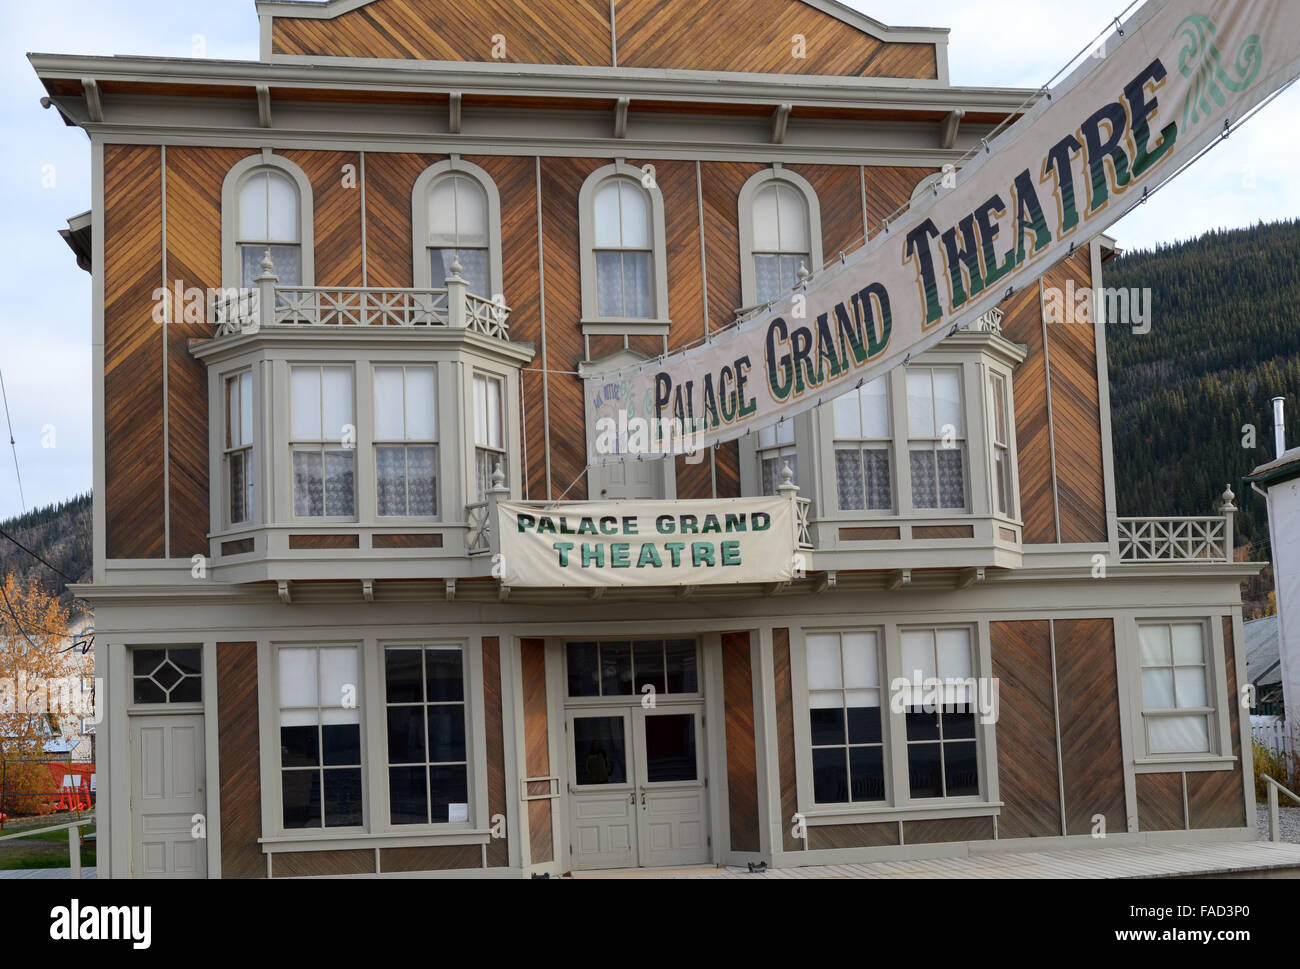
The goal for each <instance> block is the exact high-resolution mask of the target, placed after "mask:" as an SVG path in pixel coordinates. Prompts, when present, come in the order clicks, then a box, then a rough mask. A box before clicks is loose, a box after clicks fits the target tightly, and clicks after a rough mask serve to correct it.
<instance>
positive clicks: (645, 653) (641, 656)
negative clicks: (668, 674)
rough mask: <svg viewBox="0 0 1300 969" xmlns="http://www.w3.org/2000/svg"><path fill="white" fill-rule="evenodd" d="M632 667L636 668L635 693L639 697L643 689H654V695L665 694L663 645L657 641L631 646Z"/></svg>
mask: <svg viewBox="0 0 1300 969" xmlns="http://www.w3.org/2000/svg"><path fill="white" fill-rule="evenodd" d="M632 658H633V661H634V662H633V665H634V666H635V668H636V693H637V695H638V696H640V695H641V694H642V693H643V692H644V690H645V687H647V686H650V687H653V688H654V692H655V693H663V692H665V684H664V644H663V643H662V642H660V641H659V640H657V639H656V640H653V641H652V642H647V643H636V644H635V645H634V646H633V657H632Z"/></svg>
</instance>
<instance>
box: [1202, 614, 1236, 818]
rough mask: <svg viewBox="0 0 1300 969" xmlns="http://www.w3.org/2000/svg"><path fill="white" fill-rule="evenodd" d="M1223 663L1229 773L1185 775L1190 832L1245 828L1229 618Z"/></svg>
mask: <svg viewBox="0 0 1300 969" xmlns="http://www.w3.org/2000/svg"><path fill="white" fill-rule="evenodd" d="M1222 623H1223V651H1224V656H1223V663H1224V667H1225V670H1226V672H1227V674H1228V730H1229V732H1230V733H1231V735H1232V756H1233V757H1235V758H1237V763H1236V766H1234V767H1233V769H1232V770H1216V771H1188V772H1187V813H1188V819H1187V820H1188V827H1191V828H1240V827H1243V826H1245V825H1246V823H1247V821H1246V788H1245V785H1244V781H1243V779H1242V776H1241V772H1242V766H1243V762H1242V756H1241V694H1240V692H1239V691H1238V685H1237V657H1236V651H1235V650H1234V648H1233V637H1232V617H1231V616H1224V617H1223V618H1222Z"/></svg>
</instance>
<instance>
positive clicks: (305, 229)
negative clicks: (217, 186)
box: [221, 152, 315, 289]
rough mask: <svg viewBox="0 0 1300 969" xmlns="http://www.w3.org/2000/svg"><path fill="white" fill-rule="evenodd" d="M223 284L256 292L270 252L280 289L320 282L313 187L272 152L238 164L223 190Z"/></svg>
mask: <svg viewBox="0 0 1300 969" xmlns="http://www.w3.org/2000/svg"><path fill="white" fill-rule="evenodd" d="M221 195H222V207H221V220H222V239H223V253H224V254H223V258H222V275H223V277H224V279H223V285H224V286H227V287H236V286H238V287H241V288H244V289H251V288H252V287H253V285H254V283H253V280H255V279H256V278H257V277H258V276H259V275H261V272H262V259H263V257H264V256H265V255H266V252H267V250H268V249H269V250H270V252H271V265H272V266H273V267H274V268H273V270H272V271H273V272H274V273H275V275H276V276H278V277H279V284H280V285H281V286H311V285H313V284H314V283H315V272H314V259H313V252H312V244H313V239H312V218H311V216H312V195H311V183H310V182H309V181H308V179H307V176H306V175H305V174H304V173H303V171H302V169H300V168H299V167H298V166H297V165H295V164H293V163H292V162H290V161H288V160H287V159H285V158H281V157H280V156H278V155H272V154H270V153H269V152H266V153H263V154H261V155H253V156H251V157H249V158H245V159H244V160H243V161H241V162H239V163H238V164H236V165H235V166H234V167H233V168H231V170H230V171H229V172H228V173H227V175H226V180H225V184H224V185H223V187H222V193H221Z"/></svg>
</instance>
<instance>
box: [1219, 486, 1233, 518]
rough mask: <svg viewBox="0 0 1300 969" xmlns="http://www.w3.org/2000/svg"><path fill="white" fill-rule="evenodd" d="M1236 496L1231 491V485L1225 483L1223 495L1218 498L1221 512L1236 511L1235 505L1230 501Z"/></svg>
mask: <svg viewBox="0 0 1300 969" xmlns="http://www.w3.org/2000/svg"><path fill="white" fill-rule="evenodd" d="M1236 497H1237V496H1236V495H1234V494H1233V493H1232V486H1231V485H1225V486H1224V488H1223V495H1222V496H1221V498H1220V500H1219V511H1221V512H1228V511H1236V510H1237V506H1236V505H1234V504H1233V503H1232V500H1233V499H1234V498H1236Z"/></svg>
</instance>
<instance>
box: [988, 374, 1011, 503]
mask: <svg viewBox="0 0 1300 969" xmlns="http://www.w3.org/2000/svg"><path fill="white" fill-rule="evenodd" d="M984 380H985V387H986V388H987V389H988V395H989V406H988V414H987V422H988V425H987V426H988V435H987V437H988V442H989V447H988V452H989V503H990V505H991V506H992V508H993V514H994V515H996V516H998V517H1000V518H1006V519H1010V520H1013V521H1014V520H1018V514H1019V501H1018V498H1019V488H1018V481H1017V473H1016V472H1017V469H1016V457H1015V455H1016V450H1015V423H1016V421H1015V414H1013V413H1012V412H1011V375H1010V374H1005V373H1002V372H1001V371H1000V370H997V369H996V368H993V367H987V368H985V375H984ZM999 404H1000V405H1001V409H1002V422H1003V423H1002V426H1001V427H999V426H998V407H999ZM999 458H1001V461H1000V462H999V460H998V459H999ZM999 485H1001V487H1002V488H1004V489H1005V491H1006V506H1005V507H999V505H998V487H999Z"/></svg>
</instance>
